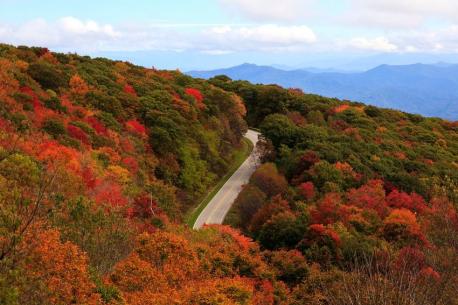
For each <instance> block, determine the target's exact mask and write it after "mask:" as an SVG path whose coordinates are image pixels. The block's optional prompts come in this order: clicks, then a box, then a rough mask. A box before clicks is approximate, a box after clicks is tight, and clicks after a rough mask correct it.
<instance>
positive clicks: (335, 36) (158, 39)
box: [0, 0, 458, 70]
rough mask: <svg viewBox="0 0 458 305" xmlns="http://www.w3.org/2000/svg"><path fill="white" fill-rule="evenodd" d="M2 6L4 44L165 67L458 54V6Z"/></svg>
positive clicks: (256, 1)
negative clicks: (43, 48)
mask: <svg viewBox="0 0 458 305" xmlns="http://www.w3.org/2000/svg"><path fill="white" fill-rule="evenodd" d="M0 7H1V10H0V41H1V42H5V43H11V44H14V45H19V44H25V45H40V46H48V47H50V48H51V49H53V50H56V51H63V52H78V53H83V54H93V55H99V54H101V55H106V56H110V57H119V58H126V59H130V60H132V61H135V62H138V63H140V64H145V65H152V64H154V65H155V66H157V67H161V68H162V67H164V68H175V67H178V68H181V69H185V70H186V69H191V68H199V67H201V68H210V67H224V66H229V65H232V64H237V63H243V62H255V63H260V64H277V65H287V66H298V65H310V64H312V63H313V61H314V60H315V61H316V60H321V61H326V60H329V61H332V60H336V59H338V58H341V57H342V56H343V57H345V56H347V57H348V59H351V58H354V57H355V56H361V57H363V56H372V55H374V54H387V55H390V54H391V55H392V54H412V58H414V57H415V56H414V54H420V53H422V54H423V53H428V54H432V55H437V56H439V55H440V54H456V53H458V1H456V0H434V1H432V0H282V1H278V0H193V1H184V0H168V1H164V0H149V1H147V0H140V1H121V0H111V1H107V0H92V1H88V0H73V1H55V0H40V1H35V0H0ZM312 59H313V60H312Z"/></svg>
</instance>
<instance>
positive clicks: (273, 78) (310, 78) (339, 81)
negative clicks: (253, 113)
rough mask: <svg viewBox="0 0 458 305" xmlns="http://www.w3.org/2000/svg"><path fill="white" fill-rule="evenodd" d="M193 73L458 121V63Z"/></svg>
mask: <svg viewBox="0 0 458 305" xmlns="http://www.w3.org/2000/svg"><path fill="white" fill-rule="evenodd" d="M188 74H189V75H191V76H194V77H201V78H206V79H208V78H211V77H213V76H217V75H227V76H229V77H230V78H232V79H234V80H247V81H250V82H253V83H260V84H278V85H280V86H284V87H291V88H300V89H302V90H303V91H305V92H308V93H313V94H319V95H323V96H327V97H336V98H340V99H346V100H354V101H359V102H363V103H368V104H371V105H375V106H379V107H385V108H393V109H399V110H402V111H406V112H411V113H417V114H422V115H425V116H431V117H442V118H446V119H451V120H457V119H458V106H457V105H458V103H457V101H458V93H457V92H458V76H457V75H458V65H445V64H443V65H423V64H415V65H405V66H389V65H382V66H379V67H377V68H374V69H371V70H368V71H366V72H358V73H313V72H310V71H306V70H293V71H283V70H280V69H276V68H272V67H266V66H256V65H249V64H244V65H241V66H237V67H233V68H228V69H221V70H214V71H191V72H189V73H188Z"/></svg>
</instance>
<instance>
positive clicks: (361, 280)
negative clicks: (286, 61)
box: [210, 76, 458, 304]
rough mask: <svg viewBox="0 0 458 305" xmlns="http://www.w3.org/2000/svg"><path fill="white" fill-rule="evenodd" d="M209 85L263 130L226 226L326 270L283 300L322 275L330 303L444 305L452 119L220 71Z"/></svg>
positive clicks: (451, 245)
mask: <svg viewBox="0 0 458 305" xmlns="http://www.w3.org/2000/svg"><path fill="white" fill-rule="evenodd" d="M210 82H211V83H213V84H215V85H217V86H220V87H221V88H224V89H225V90H230V91H233V92H236V93H237V94H240V95H241V96H242V97H243V98H244V100H245V102H246V106H247V110H248V116H247V120H248V122H249V124H250V125H251V126H256V127H259V128H260V131H261V133H262V134H263V136H264V143H263V144H262V145H261V147H262V150H263V154H262V158H263V160H264V162H265V163H264V164H263V165H261V167H260V168H259V169H258V170H257V171H256V172H255V173H254V174H253V176H252V177H251V180H250V183H249V184H248V185H247V186H246V187H245V188H244V189H243V190H242V192H241V193H240V194H239V197H238V198H237V200H236V202H235V205H234V207H233V209H232V211H231V214H230V216H229V218H228V219H227V223H229V224H231V225H233V226H235V227H239V228H240V229H241V230H242V232H244V233H245V234H246V235H248V236H250V237H252V238H253V239H255V240H256V241H258V242H259V243H260V245H261V247H262V248H264V249H269V250H272V251H278V250H285V249H286V250H299V251H300V252H301V253H302V254H303V255H304V256H305V258H306V259H307V261H308V262H311V263H317V264H319V266H320V267H321V270H322V271H323V270H327V271H325V272H323V273H321V274H320V273H318V274H316V273H315V274H313V275H312V274H311V275H310V278H309V281H305V282H303V283H302V284H301V285H299V286H298V287H297V288H296V290H295V292H294V293H293V298H296V297H297V298H299V299H300V300H302V301H303V302H304V303H303V304H307V302H306V300H308V299H307V298H303V297H304V296H303V295H301V293H302V292H303V291H309V289H312V288H311V287H310V285H313V284H311V283H310V281H312V282H313V279H314V277H315V276H317V277H318V278H323V277H325V278H327V279H328V280H329V281H330V282H327V283H326V284H324V286H325V287H326V288H327V289H330V290H331V291H332V293H331V295H328V293H329V291H328V292H327V293H325V295H327V298H326V300H328V301H330V303H331V304H352V303H353V304H423V303H424V304H454V302H455V301H456V300H457V297H458V296H457V295H456V292H454V288H452V287H454V285H456V283H457V280H458V278H457V277H456V275H457V274H458V272H457V271H458V270H457V269H456V267H451V266H456V265H457V263H458V255H457V253H458V251H457V250H458V239H457V236H458V235H457V233H458V214H457V208H458V174H457V173H458V171H457V166H458V159H457V158H458V133H457V131H458V129H457V127H458V125H457V123H452V122H447V121H443V120H439V119H433V118H424V117H421V116H418V115H412V114H406V113H402V112H400V111H394V110H386V109H381V108H376V107H373V106H367V105H364V104H358V103H350V102H344V103H342V102H341V101H338V100H332V99H327V98H324V97H320V96H315V95H307V94H303V93H302V92H300V91H298V90H291V89H290V90H287V89H283V88H281V87H278V86H265V85H253V84H250V83H248V82H245V81H231V80H230V79H228V78H227V77H224V76H221V77H215V78H213V79H210ZM451 253H454V254H451ZM372 268H375V269H372ZM381 269H383V271H381ZM337 270H339V271H337ZM342 270H343V271H345V272H344V273H343V274H342V273H339V272H341V271H342ZM336 272H337V273H336ZM367 272H369V274H368V273H367ZM401 274H402V275H401ZM341 277H342V278H341ZM400 277H405V278H404V279H401V278H400ZM337 278H339V279H340V280H338V279H337ZM428 278H429V279H428ZM434 278H435V279H434ZM315 280H316V278H315ZM333 281H336V282H337V283H334V284H336V285H337V287H336V286H334V284H332V282H333ZM340 281H343V282H344V287H341V286H340V288H339V285H340V284H342V282H340ZM413 283H415V284H414V285H415V286H416V288H414V289H411V288H408V287H407V286H408V285H411V284H413ZM439 283H440V284H439ZM403 285H407V286H403ZM436 285H438V286H436ZM439 286H440V287H441V288H440V289H441V292H440V293H437V291H435V289H438V287H439ZM299 287H300V288H299ZM434 287H436V288H434ZM385 289H388V290H389V291H391V292H392V293H393V294H392V295H390V294H389V293H387V294H385V293H386V290H385ZM312 291H313V289H312ZM370 300H372V301H370ZM443 301H444V303H442V302H443ZM313 304H315V303H313ZM318 304H321V303H318Z"/></svg>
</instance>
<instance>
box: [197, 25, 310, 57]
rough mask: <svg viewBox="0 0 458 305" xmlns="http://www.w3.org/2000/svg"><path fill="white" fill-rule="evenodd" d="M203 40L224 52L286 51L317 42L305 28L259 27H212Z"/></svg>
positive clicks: (307, 28)
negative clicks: (215, 45)
mask: <svg viewBox="0 0 458 305" xmlns="http://www.w3.org/2000/svg"><path fill="white" fill-rule="evenodd" d="M204 39H205V40H206V41H208V42H211V44H215V43H216V44H217V45H218V46H219V47H220V48H222V49H225V50H234V51H235V50H236V51H247V50H287V49H293V48H301V47H305V46H308V45H310V44H312V43H314V42H316V41H317V37H316V35H315V33H314V32H313V31H312V30H311V29H310V28H309V27H307V26H278V25H273V24H270V25H259V26H250V27H246V26H243V27H230V26H224V27H213V28H210V29H208V30H207V31H205V35H204Z"/></svg>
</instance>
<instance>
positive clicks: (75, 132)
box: [67, 125, 90, 145]
mask: <svg viewBox="0 0 458 305" xmlns="http://www.w3.org/2000/svg"><path fill="white" fill-rule="evenodd" d="M67 132H68V135H69V136H71V137H72V138H75V139H77V140H79V141H81V142H83V143H84V144H86V145H89V144H90V140H89V137H88V136H87V134H86V133H85V132H84V131H83V130H82V129H81V128H79V127H77V126H74V125H68V126H67Z"/></svg>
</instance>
